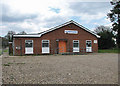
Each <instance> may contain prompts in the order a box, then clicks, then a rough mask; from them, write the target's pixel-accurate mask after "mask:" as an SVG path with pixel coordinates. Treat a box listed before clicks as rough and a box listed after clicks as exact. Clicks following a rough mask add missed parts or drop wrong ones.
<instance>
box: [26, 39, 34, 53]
mask: <svg viewBox="0 0 120 86" xmlns="http://www.w3.org/2000/svg"><path fill="white" fill-rule="evenodd" d="M26 41H28V40H25V44H26ZM30 41H32V42H31V43H32V47H26V45H25V54H33V53H34V49H33V48H34V47H33V40H30ZM28 50H31V52H26V51H28Z"/></svg>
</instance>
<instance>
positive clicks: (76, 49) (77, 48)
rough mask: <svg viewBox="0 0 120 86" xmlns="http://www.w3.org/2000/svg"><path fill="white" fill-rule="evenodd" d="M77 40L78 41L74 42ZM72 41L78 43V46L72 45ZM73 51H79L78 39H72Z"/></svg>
mask: <svg viewBox="0 0 120 86" xmlns="http://www.w3.org/2000/svg"><path fill="white" fill-rule="evenodd" d="M75 41H78V42H75ZM74 43H78V47H74ZM73 52H79V40H73Z"/></svg>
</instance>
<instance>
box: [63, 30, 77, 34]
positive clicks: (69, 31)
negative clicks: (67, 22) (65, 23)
mask: <svg viewBox="0 0 120 86" xmlns="http://www.w3.org/2000/svg"><path fill="white" fill-rule="evenodd" d="M64 33H66V34H78V31H77V30H65V31H64Z"/></svg>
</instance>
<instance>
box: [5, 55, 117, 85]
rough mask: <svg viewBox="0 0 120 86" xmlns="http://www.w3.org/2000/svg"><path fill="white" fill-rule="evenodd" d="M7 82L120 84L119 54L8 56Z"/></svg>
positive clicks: (6, 61)
mask: <svg viewBox="0 0 120 86" xmlns="http://www.w3.org/2000/svg"><path fill="white" fill-rule="evenodd" d="M3 83H5V84H8V83H11V84H16V83H18V84H94V83H95V84H117V83H118V54H99V53H98V54H89V55H66V56H65V55H57V56H54V55H50V56H9V57H8V58H7V57H4V58H3Z"/></svg>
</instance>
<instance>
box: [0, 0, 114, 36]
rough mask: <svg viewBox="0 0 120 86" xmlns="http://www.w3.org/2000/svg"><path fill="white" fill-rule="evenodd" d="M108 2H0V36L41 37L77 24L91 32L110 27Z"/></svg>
mask: <svg viewBox="0 0 120 86" xmlns="http://www.w3.org/2000/svg"><path fill="white" fill-rule="evenodd" d="M111 9H112V6H111V4H110V1H109V0H100V1H99V0H0V11H1V12H0V36H2V37H3V36H5V35H6V34H7V32H8V31H15V32H16V33H19V32H21V31H25V32H26V33H28V34H32V33H39V32H42V31H45V30H48V29H50V28H53V27H55V26H57V25H60V24H63V23H65V22H68V21H70V20H74V21H76V22H78V23H79V24H81V25H83V26H84V27H86V28H88V29H89V30H92V31H94V29H95V28H96V27H97V26H100V25H105V26H111V22H110V20H109V19H108V18H107V13H109V12H110V10H111Z"/></svg>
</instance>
